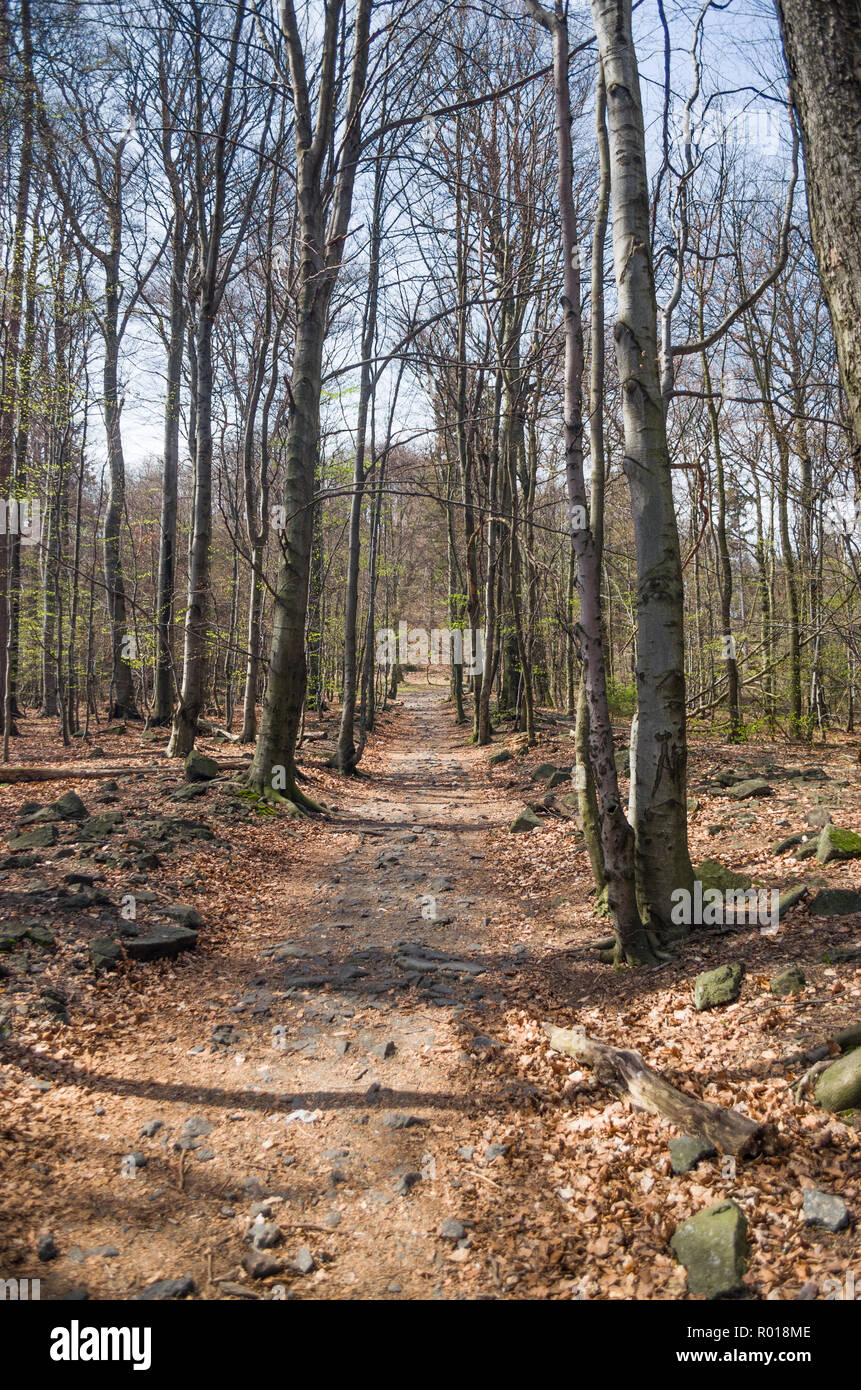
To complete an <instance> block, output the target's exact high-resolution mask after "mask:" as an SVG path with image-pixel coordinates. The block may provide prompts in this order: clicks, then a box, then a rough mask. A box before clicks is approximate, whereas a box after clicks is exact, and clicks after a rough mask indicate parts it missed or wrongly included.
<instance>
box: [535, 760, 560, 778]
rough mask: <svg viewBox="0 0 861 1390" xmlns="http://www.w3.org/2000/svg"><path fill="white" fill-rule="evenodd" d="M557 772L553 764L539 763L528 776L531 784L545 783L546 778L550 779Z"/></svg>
mask: <svg viewBox="0 0 861 1390" xmlns="http://www.w3.org/2000/svg"><path fill="white" fill-rule="evenodd" d="M556 771H557V768H556V764H555V763H539V764H538V767H536V768H534V769H533V771H532V772H530V774H529V776H530V779H531V780H532V781H533V782H546V781H547V779H548V777H552V776H553V774H554V772H556Z"/></svg>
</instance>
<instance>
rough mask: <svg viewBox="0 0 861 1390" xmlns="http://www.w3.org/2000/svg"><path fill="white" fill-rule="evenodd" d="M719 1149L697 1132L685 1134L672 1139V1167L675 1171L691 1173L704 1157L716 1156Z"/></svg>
mask: <svg viewBox="0 0 861 1390" xmlns="http://www.w3.org/2000/svg"><path fill="white" fill-rule="evenodd" d="M716 1153H717V1149H716V1148H715V1147H714V1145H713V1144H710V1143H709V1141H708V1139H702V1138H701V1137H700V1136H699V1135H697V1134H683V1135H682V1137H681V1138H680V1139H671V1140H670V1167H671V1168H672V1170H673V1172H674V1173H679V1174H681V1173H690V1172H691V1170H692V1169H693V1168H696V1166H697V1164H698V1163H702V1161H703V1159H706V1158H714V1157H715V1155H716Z"/></svg>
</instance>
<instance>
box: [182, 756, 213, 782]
mask: <svg viewBox="0 0 861 1390" xmlns="http://www.w3.org/2000/svg"><path fill="white" fill-rule="evenodd" d="M217 776H218V763H217V762H215V760H214V759H213V758H207V756H206V754H205V753H200V752H198V750H197V749H196V748H192V750H191V752H190V753H189V755H188V757H187V758H186V760H185V780H186V782H211V781H212V780H213V779H214V778H216V777H217Z"/></svg>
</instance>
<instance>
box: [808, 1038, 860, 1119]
mask: <svg viewBox="0 0 861 1390" xmlns="http://www.w3.org/2000/svg"><path fill="white" fill-rule="evenodd" d="M814 1094H815V1096H816V1102H817V1104H818V1105H821V1106H822V1108H823V1110H831V1111H833V1112H834V1114H835V1115H836V1114H839V1112H840V1111H841V1110H854V1109H855V1108H856V1106H861V1047H856V1048H855V1049H854V1050H853V1051H852V1052H847V1053H846V1054H845V1056H843V1057H838V1059H837V1061H836V1062H832V1063H831V1066H830V1067H827V1068H826V1070H825V1071H824V1072H823V1073H822V1075H821V1076H820V1078H819V1080H818V1081H817V1083H816V1090H815V1092H814Z"/></svg>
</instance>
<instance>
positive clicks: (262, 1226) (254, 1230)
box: [245, 1217, 284, 1250]
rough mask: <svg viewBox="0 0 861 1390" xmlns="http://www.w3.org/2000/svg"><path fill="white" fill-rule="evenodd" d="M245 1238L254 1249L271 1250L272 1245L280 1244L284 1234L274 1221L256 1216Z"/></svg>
mask: <svg viewBox="0 0 861 1390" xmlns="http://www.w3.org/2000/svg"><path fill="white" fill-rule="evenodd" d="M245 1239H246V1240H248V1241H250V1242H251V1244H252V1245H253V1246H254V1249H255V1250H272V1249H273V1248H274V1246H276V1245H280V1244H281V1242H282V1240H283V1239H284V1236H283V1234H282V1232H281V1227H280V1226H277V1225H276V1224H275V1222H274V1221H263V1220H261V1219H260V1218H259V1217H258V1219H257V1220H256V1221H254V1222H253V1223H252V1225H251V1226H249V1228H248V1230H247V1232H246V1234H245Z"/></svg>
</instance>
